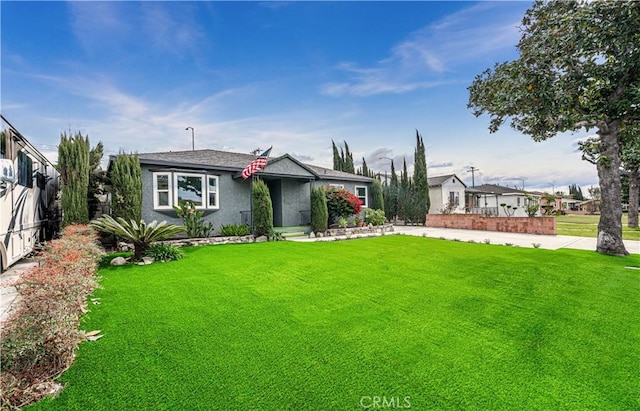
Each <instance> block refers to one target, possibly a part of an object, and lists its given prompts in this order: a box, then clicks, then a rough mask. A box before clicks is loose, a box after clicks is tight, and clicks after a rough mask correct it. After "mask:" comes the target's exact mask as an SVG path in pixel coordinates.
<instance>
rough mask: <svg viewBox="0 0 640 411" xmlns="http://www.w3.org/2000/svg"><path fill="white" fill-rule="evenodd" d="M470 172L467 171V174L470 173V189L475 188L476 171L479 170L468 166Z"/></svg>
mask: <svg viewBox="0 0 640 411" xmlns="http://www.w3.org/2000/svg"><path fill="white" fill-rule="evenodd" d="M469 167H470V170H467V172H470V173H471V188H473V187H475V186H476V171H480V169H479V168H475V167H474V166H469Z"/></svg>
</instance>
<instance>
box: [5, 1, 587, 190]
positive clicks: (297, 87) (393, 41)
mask: <svg viewBox="0 0 640 411" xmlns="http://www.w3.org/2000/svg"><path fill="white" fill-rule="evenodd" d="M530 5H531V2H429V1H425V2H160V1H157V2H154V1H147V2H84V1H83V2H80V1H78V2H11V1H2V2H1V3H0V7H1V10H0V11H1V19H2V29H1V35H2V39H1V47H2V50H1V57H2V60H1V62H0V64H1V74H2V78H1V85H2V90H1V93H2V94H1V96H0V97H1V100H0V103H1V109H2V113H3V114H4V115H5V116H6V117H7V118H8V119H9V121H11V122H12V124H13V125H14V126H16V128H18V129H19V130H20V131H21V132H22V133H23V134H24V135H25V136H26V137H27V138H29V139H30V140H31V141H32V143H33V144H34V145H36V146H37V147H38V148H39V149H40V150H41V151H42V152H43V153H45V154H47V155H48V156H49V157H50V158H51V159H52V160H53V161H55V159H56V148H55V145H56V144H57V142H58V141H59V139H60V133H62V132H64V131H67V132H68V130H69V129H71V131H72V132H75V131H77V130H79V131H81V132H82V133H83V134H88V135H89V138H90V140H91V143H92V144H95V143H97V142H98V141H102V142H103V144H104V145H105V150H106V152H107V154H115V153H117V152H118V151H120V150H124V151H126V152H154V151H169V150H174V151H176V150H189V149H191V132H190V131H187V130H185V128H186V127H187V126H190V127H193V128H194V130H195V146H196V149H199V148H211V149H221V150H229V151H237V152H250V151H251V150H253V149H255V148H262V149H266V148H268V147H269V146H271V145H273V151H272V156H277V155H280V154H284V153H290V154H292V155H293V156H295V157H297V158H298V159H300V160H302V161H305V162H308V163H311V164H315V165H319V166H325V167H331V158H332V157H331V140H332V139H333V140H334V141H336V143H341V142H342V141H345V140H346V141H347V142H348V144H349V147H350V149H351V150H352V151H353V152H354V158H355V160H356V165H359V163H361V159H362V157H363V156H364V157H365V158H366V161H367V164H368V165H369V167H372V168H374V169H375V170H376V171H381V172H384V171H385V170H388V169H389V161H388V160H385V159H381V157H391V158H394V159H395V165H396V168H400V167H401V164H402V158H403V157H406V159H407V163H408V165H409V168H411V165H412V163H413V150H414V146H415V130H416V129H418V130H419V131H420V133H421V134H422V136H423V138H424V141H425V145H426V147H427V162H428V165H429V170H428V173H429V175H430V176H436V175H442V174H449V173H456V174H457V175H458V176H459V177H460V178H462V179H463V180H464V181H465V182H467V183H468V185H470V184H471V173H469V172H467V170H468V168H469V167H470V166H474V167H476V168H478V169H479V170H480V171H479V172H476V181H475V182H476V185H478V184H481V183H499V184H502V185H509V186H514V185H518V186H522V180H523V179H524V182H525V187H526V188H527V189H546V190H551V188H552V187H555V188H556V189H562V190H565V191H568V190H567V187H566V186H567V185H568V184H573V183H576V184H578V185H581V186H583V187H584V188H587V187H588V186H590V185H596V184H597V174H596V170H595V167H594V166H592V165H591V164H589V163H586V162H584V161H582V160H581V158H580V153H579V152H577V151H576V145H575V143H576V141H577V140H578V139H582V138H585V137H586V136H587V133H586V132H585V133H576V134H567V135H562V136H557V137H555V138H553V139H551V140H548V141H546V142H542V143H536V142H533V141H532V140H531V139H530V138H529V137H527V136H524V135H522V134H520V133H518V132H516V131H513V130H511V129H509V128H508V126H506V127H504V128H503V129H502V130H501V131H500V132H498V133H495V134H490V133H489V132H488V129H487V127H488V118H486V117H484V118H483V117H480V118H475V117H474V116H473V115H472V114H471V112H470V110H469V109H467V107H466V104H467V99H468V92H467V87H468V86H469V85H470V84H471V82H472V81H473V78H474V77H475V75H477V74H479V73H481V72H482V71H483V70H484V69H486V68H489V67H492V66H493V65H494V63H496V62H500V61H505V60H510V59H514V58H516V57H517V50H516V48H515V45H516V43H517V42H518V39H519V37H520V35H519V31H518V25H519V23H520V21H521V19H522V16H523V14H524V12H525V10H526V9H527V8H528V7H529V6H530ZM583 191H586V190H583Z"/></svg>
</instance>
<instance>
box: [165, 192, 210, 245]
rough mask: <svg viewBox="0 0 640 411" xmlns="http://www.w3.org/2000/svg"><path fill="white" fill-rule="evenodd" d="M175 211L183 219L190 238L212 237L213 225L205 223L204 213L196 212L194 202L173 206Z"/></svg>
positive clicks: (184, 202) (182, 202) (183, 202)
mask: <svg viewBox="0 0 640 411" xmlns="http://www.w3.org/2000/svg"><path fill="white" fill-rule="evenodd" d="M173 209H174V210H175V211H176V213H177V214H178V217H180V218H181V219H182V223H183V224H184V226H185V227H186V230H187V235H188V236H189V238H206V237H209V236H210V235H211V232H212V231H213V224H211V223H210V222H208V221H204V219H203V217H204V211H198V210H196V205H195V204H194V203H193V201H181V202H180V205H179V206H173Z"/></svg>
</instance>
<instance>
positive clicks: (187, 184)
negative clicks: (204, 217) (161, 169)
mask: <svg viewBox="0 0 640 411" xmlns="http://www.w3.org/2000/svg"><path fill="white" fill-rule="evenodd" d="M174 178H175V192H174V196H175V198H174V204H176V205H178V204H180V203H181V202H183V201H191V202H192V203H193V204H194V205H195V206H196V207H203V206H204V199H203V196H202V194H203V188H204V187H203V186H204V184H203V181H204V176H203V175H201V174H179V173H176V174H174Z"/></svg>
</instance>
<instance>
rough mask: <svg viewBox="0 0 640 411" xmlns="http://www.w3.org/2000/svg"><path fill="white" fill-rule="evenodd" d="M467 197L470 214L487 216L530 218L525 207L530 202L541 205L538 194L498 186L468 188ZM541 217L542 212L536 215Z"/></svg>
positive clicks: (484, 185) (487, 185)
mask: <svg viewBox="0 0 640 411" xmlns="http://www.w3.org/2000/svg"><path fill="white" fill-rule="evenodd" d="M466 197H467V208H468V212H469V213H471V214H482V215H487V216H498V217H510V216H512V217H528V215H527V212H526V211H525V207H526V206H527V205H529V204H530V201H534V202H535V203H536V204H540V195H538V194H534V193H528V192H526V191H522V190H518V189H516V188H510V187H506V186H500V185H496V184H483V185H481V186H476V187H473V188H468V189H467V190H466ZM529 197H531V198H532V200H530V199H529ZM501 204H505V206H504V207H503V206H501ZM509 207H510V208H509ZM539 215H540V210H538V211H537V213H536V216H539Z"/></svg>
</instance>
